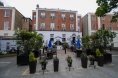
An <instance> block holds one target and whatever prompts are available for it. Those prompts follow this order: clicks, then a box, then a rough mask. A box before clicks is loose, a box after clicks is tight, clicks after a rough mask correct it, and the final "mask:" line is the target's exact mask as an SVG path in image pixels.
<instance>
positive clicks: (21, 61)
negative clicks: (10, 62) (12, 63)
mask: <svg viewBox="0 0 118 78" xmlns="http://www.w3.org/2000/svg"><path fill="white" fill-rule="evenodd" d="M17 65H20V66H22V65H29V57H28V55H27V54H20V55H17Z"/></svg>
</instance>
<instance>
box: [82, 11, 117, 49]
mask: <svg viewBox="0 0 118 78" xmlns="http://www.w3.org/2000/svg"><path fill="white" fill-rule="evenodd" d="M111 19H112V14H107V15H106V16H104V17H97V16H96V15H95V14H94V13H88V14H86V15H85V16H84V17H83V18H82V22H83V35H91V34H92V33H94V32H96V30H98V29H100V28H101V27H105V29H110V30H111V31H114V32H116V33H117V36H116V38H114V47H118V40H117V39H118V22H115V23H111Z"/></svg>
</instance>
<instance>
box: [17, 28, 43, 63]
mask: <svg viewBox="0 0 118 78" xmlns="http://www.w3.org/2000/svg"><path fill="white" fill-rule="evenodd" d="M15 37H16V39H17V45H18V46H20V47H23V53H22V56H23V57H21V55H20V53H19V55H18V58H19V59H22V58H26V59H24V60H21V61H24V62H26V60H27V59H28V55H29V52H30V51H33V50H36V49H40V47H41V46H42V37H41V36H40V35H38V33H37V32H29V31H26V30H17V31H16V32H15ZM24 56H25V57H24ZM26 64H28V60H27V63H26Z"/></svg>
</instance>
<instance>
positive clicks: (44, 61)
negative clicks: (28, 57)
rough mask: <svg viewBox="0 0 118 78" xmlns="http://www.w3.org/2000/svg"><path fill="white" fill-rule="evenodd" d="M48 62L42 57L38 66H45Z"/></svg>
mask: <svg viewBox="0 0 118 78" xmlns="http://www.w3.org/2000/svg"><path fill="white" fill-rule="evenodd" d="M47 63H48V62H47V60H46V58H45V57H42V59H41V60H40V64H41V65H45V64H47Z"/></svg>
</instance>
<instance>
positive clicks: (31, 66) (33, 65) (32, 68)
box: [29, 61, 37, 74]
mask: <svg viewBox="0 0 118 78" xmlns="http://www.w3.org/2000/svg"><path fill="white" fill-rule="evenodd" d="M36 64H37V61H32V62H29V70H30V74H33V73H35V72H36Z"/></svg>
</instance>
